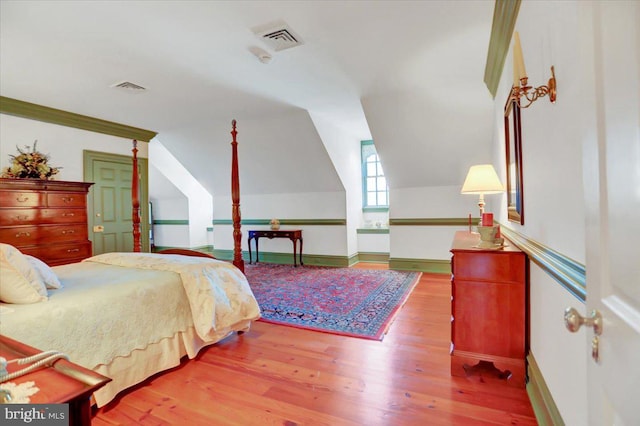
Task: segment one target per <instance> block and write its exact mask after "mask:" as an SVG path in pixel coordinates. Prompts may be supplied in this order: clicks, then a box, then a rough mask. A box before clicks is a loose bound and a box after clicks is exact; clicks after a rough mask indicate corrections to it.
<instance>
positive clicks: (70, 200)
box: [62, 197, 73, 203]
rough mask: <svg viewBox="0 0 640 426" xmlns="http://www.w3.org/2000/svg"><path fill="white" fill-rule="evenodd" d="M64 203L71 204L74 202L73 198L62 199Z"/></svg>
mask: <svg viewBox="0 0 640 426" xmlns="http://www.w3.org/2000/svg"><path fill="white" fill-rule="evenodd" d="M62 201H64V202H65V203H70V202H72V201H73V197H62Z"/></svg>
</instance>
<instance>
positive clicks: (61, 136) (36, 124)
mask: <svg viewBox="0 0 640 426" xmlns="http://www.w3.org/2000/svg"><path fill="white" fill-rule="evenodd" d="M35 140H37V141H38V145H37V149H38V151H40V152H42V153H44V154H49V156H50V159H49V164H50V165H52V166H57V167H62V169H61V170H60V173H59V174H57V175H56V176H55V179H56V180H67V181H82V180H83V179H84V177H83V173H84V172H83V159H82V158H83V151H84V150H90V151H99V152H108V153H112V154H121V155H127V156H130V155H132V153H131V149H132V145H131V140H130V139H125V138H120V137H116V136H110V135H104V134H102V133H95V132H89V131H86V130H80V129H75V128H72V127H65V126H58V125H56V124H50V123H45V122H42V121H36V120H29V119H26V118H20V117H14V116H11V115H7V114H0V166H1V167H2V168H5V167H6V166H8V165H10V164H11V159H10V158H9V155H15V154H17V151H16V145H17V146H18V147H19V148H20V149H24V147H25V145H28V146H30V147H33V142H34V141H35ZM138 157H139V158H147V157H148V144H147V143H138Z"/></svg>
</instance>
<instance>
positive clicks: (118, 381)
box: [92, 321, 251, 407]
mask: <svg viewBox="0 0 640 426" xmlns="http://www.w3.org/2000/svg"><path fill="white" fill-rule="evenodd" d="M250 326H251V321H243V322H241V323H238V324H235V325H234V326H233V327H231V328H230V329H227V330H226V331H223V332H220V333H219V336H217V337H218V338H216V339H213V340H210V341H204V340H202V339H200V337H198V334H197V333H196V331H195V328H194V327H189V329H187V330H186V331H181V332H177V333H176V334H174V335H173V337H169V338H165V339H162V340H160V341H159V342H157V343H151V344H149V345H148V346H147V347H146V348H145V349H144V350H139V349H136V350H134V351H133V352H131V353H130V354H129V355H127V356H123V357H116V358H115V359H114V360H113V361H112V362H111V363H110V364H108V365H104V364H103V365H99V366H98V367H96V368H94V369H93V371H95V372H97V373H100V374H102V375H103V376H107V377H109V378H111V382H109V383H107V385H106V386H104V387H102V388H101V389H99V390H98V391H96V392H95V393H94V394H93V398H92V399H93V402H94V403H95V405H96V406H98V407H103V406H105V405H106V404H108V403H109V402H111V401H112V400H113V399H114V398H115V397H116V395H117V394H118V393H119V392H121V391H123V390H124V389H127V388H129V387H131V386H134V385H137V384H138V383H140V382H143V381H144V380H145V379H147V378H149V377H151V376H153V375H154V374H156V373H159V372H161V371H165V370H169V369H171V368H174V367H177V366H178V365H180V360H181V359H182V357H184V356H188V357H189V359H193V358H195V357H196V355H197V354H198V352H199V351H200V350H201V349H202V348H204V347H205V346H209V345H213V344H215V343H217V342H219V341H220V340H222V339H224V338H226V337H227V336H229V335H230V334H232V333H233V332H235V331H248V330H249V327H250Z"/></svg>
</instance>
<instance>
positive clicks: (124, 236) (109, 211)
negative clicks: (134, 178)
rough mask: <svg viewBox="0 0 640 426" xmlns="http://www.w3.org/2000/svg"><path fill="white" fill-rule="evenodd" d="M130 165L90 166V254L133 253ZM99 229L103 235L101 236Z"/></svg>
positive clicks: (97, 164) (103, 163)
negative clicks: (92, 178)
mask: <svg viewBox="0 0 640 426" xmlns="http://www.w3.org/2000/svg"><path fill="white" fill-rule="evenodd" d="M131 167H132V166H131V164H120V163H112V162H107V161H94V162H93V176H94V179H95V178H96V177H97V179H96V180H95V184H94V185H93V205H94V221H93V227H94V228H93V231H94V232H93V253H94V254H101V253H108V252H114V251H120V252H131V251H133V222H132V220H131ZM100 226H102V228H101V229H102V231H101V232H100V228H99V227H100Z"/></svg>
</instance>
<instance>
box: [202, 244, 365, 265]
mask: <svg viewBox="0 0 640 426" xmlns="http://www.w3.org/2000/svg"><path fill="white" fill-rule="evenodd" d="M213 255H214V256H215V257H216V258H217V259H220V260H232V259H233V250H222V249H213ZM252 255H253V259H252V260H253V261H254V262H255V260H256V259H255V255H256V253H255V251H252ZM242 258H243V259H244V261H245V262H246V263H248V262H249V252H248V251H246V250H243V251H242ZM354 258H355V259H357V256H355V257H354V256H352V257H347V256H326V255H319V254H303V255H302V262H303V263H304V264H305V265H307V266H334V267H343V268H347V267H349V266H350V265H352V264H353V263H355V262H353V263H351V262H352V259H354ZM297 260H298V257H297V256H296V261H297ZM260 263H277V264H281V265H293V253H275V252H264V251H262V250H260Z"/></svg>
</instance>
